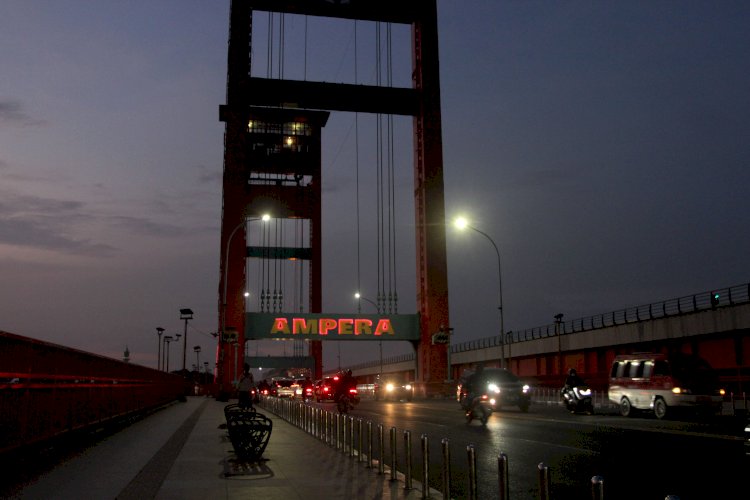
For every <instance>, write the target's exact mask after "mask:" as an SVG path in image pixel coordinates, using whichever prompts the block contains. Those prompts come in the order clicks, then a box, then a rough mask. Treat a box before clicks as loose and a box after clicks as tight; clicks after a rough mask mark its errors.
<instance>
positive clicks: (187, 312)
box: [180, 308, 193, 374]
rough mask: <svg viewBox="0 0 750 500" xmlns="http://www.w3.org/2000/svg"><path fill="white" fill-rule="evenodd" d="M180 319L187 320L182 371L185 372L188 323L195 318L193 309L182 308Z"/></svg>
mask: <svg viewBox="0 0 750 500" xmlns="http://www.w3.org/2000/svg"><path fill="white" fill-rule="evenodd" d="M180 319H182V320H185V333H184V335H183V336H182V372H183V374H184V373H185V353H186V352H187V324H188V321H190V320H191V319H193V310H192V309H187V308H186V309H180Z"/></svg>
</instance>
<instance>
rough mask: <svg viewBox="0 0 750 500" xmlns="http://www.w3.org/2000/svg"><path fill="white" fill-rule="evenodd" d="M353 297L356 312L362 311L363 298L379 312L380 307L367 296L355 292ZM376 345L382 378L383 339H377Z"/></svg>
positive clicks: (381, 376)
mask: <svg viewBox="0 0 750 500" xmlns="http://www.w3.org/2000/svg"><path fill="white" fill-rule="evenodd" d="M354 298H355V299H357V312H358V313H361V312H362V301H363V300H364V301H365V302H369V303H370V304H372V305H373V307H374V308H375V310H376V311H378V314H380V308H379V307H378V305H377V304H376V303H375V302H373V301H372V300H370V299H368V298H367V297H363V296H362V294H361V293H359V292H355V293H354ZM378 347H379V348H380V378H381V379H382V378H383V341H382V340H380V341H378Z"/></svg>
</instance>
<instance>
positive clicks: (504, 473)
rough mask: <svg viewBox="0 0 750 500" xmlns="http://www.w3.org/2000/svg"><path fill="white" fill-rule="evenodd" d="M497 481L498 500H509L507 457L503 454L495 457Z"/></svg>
mask: <svg viewBox="0 0 750 500" xmlns="http://www.w3.org/2000/svg"><path fill="white" fill-rule="evenodd" d="M497 481H498V491H499V492H500V495H499V497H498V498H500V500H508V499H509V498H510V481H508V455H506V454H505V453H503V452H500V454H499V455H498V456H497Z"/></svg>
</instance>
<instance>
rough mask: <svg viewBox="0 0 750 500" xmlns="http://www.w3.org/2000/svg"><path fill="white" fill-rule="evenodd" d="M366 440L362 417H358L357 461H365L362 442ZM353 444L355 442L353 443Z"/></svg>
mask: <svg viewBox="0 0 750 500" xmlns="http://www.w3.org/2000/svg"><path fill="white" fill-rule="evenodd" d="M363 442H364V435H363V434H362V419H361V418H358V419H357V463H359V462H363V461H364V458H365V457H364V454H363V453H362V443H363ZM352 444H353V443H352Z"/></svg>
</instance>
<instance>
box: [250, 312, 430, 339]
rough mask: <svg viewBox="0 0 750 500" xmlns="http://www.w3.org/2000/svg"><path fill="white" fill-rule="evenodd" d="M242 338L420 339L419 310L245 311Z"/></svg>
mask: <svg viewBox="0 0 750 500" xmlns="http://www.w3.org/2000/svg"><path fill="white" fill-rule="evenodd" d="M245 325H246V329H245V338H246V339H248V340H260V339H269V338H274V339H280V338H286V339H300V338H306V339H308V340H419V315H418V314H388V315H380V314H300V313H297V314H282V313H278V314H274V313H247V315H246V322H245Z"/></svg>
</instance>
